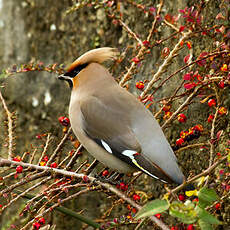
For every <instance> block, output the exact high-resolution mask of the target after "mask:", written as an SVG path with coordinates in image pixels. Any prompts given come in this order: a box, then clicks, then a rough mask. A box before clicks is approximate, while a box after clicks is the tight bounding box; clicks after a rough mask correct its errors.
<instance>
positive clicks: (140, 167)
mask: <svg viewBox="0 0 230 230" xmlns="http://www.w3.org/2000/svg"><path fill="white" fill-rule="evenodd" d="M116 57H117V49H115V48H110V47H102V48H96V49H93V50H90V51H88V52H86V53H84V54H83V55H81V56H80V57H79V58H77V59H76V60H75V61H74V62H73V63H72V64H70V66H69V67H68V68H67V69H66V72H64V73H63V74H61V75H59V76H58V79H60V80H65V81H67V82H68V83H69V86H70V88H71V96H70V103H69V118H70V124H71V127H72V130H73V132H74V134H75V135H76V137H77V138H78V140H79V141H80V142H81V144H82V145H83V146H84V148H85V149H86V150H87V151H88V152H89V153H90V154H91V155H92V156H93V157H95V158H96V159H97V160H98V161H99V162H101V163H103V164H104V165H105V166H106V167H109V168H111V169H113V170H115V171H117V172H119V173H125V174H127V173H133V172H135V171H142V172H143V173H145V174H147V175H148V176H150V177H152V178H155V179H159V180H160V181H162V182H164V183H176V184H182V183H183V182H184V180H185V177H184V174H183V173H182V171H181V169H180V168H179V166H178V163H177V158H176V156H175V154H174V152H173V150H172V148H171V146H170V144H169V142H168V141H167V139H166V137H165V135H164V133H163V131H162V129H161V127H160V125H159V123H158V122H157V121H156V119H155V118H154V116H153V114H152V113H151V112H150V111H149V110H148V109H147V108H146V107H145V106H144V105H143V104H142V102H140V101H139V100H138V99H137V98H136V97H135V96H134V95H133V94H131V93H130V92H128V90H127V89H124V88H122V87H121V86H119V84H118V83H117V81H116V80H115V79H114V77H113V76H112V75H111V74H110V72H109V71H108V70H107V68H105V67H104V66H103V62H105V61H107V60H111V59H115V58H116Z"/></svg>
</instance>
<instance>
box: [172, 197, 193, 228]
mask: <svg viewBox="0 0 230 230" xmlns="http://www.w3.org/2000/svg"><path fill="white" fill-rule="evenodd" d="M169 214H170V215H171V216H174V217H177V218H179V219H180V221H181V222H183V223H185V224H192V223H195V222H196V221H197V213H196V211H195V209H194V205H193V204H192V203H188V204H183V203H180V202H176V201H175V202H173V203H172V204H171V205H170V208H169Z"/></svg>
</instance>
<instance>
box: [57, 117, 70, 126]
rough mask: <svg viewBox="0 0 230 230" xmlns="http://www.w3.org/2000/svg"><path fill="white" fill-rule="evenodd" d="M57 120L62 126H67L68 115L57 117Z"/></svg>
mask: <svg viewBox="0 0 230 230" xmlns="http://www.w3.org/2000/svg"><path fill="white" fill-rule="evenodd" d="M58 120H59V122H60V123H61V124H62V125H63V126H68V125H69V123H70V121H69V118H68V117H64V116H62V117H59V118H58Z"/></svg>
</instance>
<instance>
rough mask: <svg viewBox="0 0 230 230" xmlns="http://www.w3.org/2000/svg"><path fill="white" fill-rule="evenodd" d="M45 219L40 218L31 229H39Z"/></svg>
mask: <svg viewBox="0 0 230 230" xmlns="http://www.w3.org/2000/svg"><path fill="white" fill-rule="evenodd" d="M45 222H46V221H45V219H44V218H43V217H42V218H41V219H40V220H39V221H38V222H35V223H33V229H40V227H41V226H42V225H44V224H45Z"/></svg>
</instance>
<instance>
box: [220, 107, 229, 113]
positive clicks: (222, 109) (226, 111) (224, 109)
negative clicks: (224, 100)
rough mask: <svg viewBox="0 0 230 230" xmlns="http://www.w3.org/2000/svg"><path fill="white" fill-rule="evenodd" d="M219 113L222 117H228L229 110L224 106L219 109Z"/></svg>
mask: <svg viewBox="0 0 230 230" xmlns="http://www.w3.org/2000/svg"><path fill="white" fill-rule="evenodd" d="M218 113H219V114H220V115H226V114H228V110H227V108H225V107H223V106H222V107H220V108H219V110H218Z"/></svg>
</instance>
